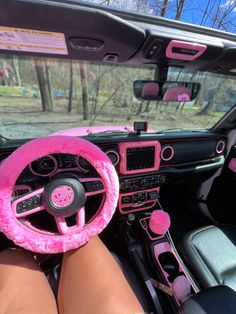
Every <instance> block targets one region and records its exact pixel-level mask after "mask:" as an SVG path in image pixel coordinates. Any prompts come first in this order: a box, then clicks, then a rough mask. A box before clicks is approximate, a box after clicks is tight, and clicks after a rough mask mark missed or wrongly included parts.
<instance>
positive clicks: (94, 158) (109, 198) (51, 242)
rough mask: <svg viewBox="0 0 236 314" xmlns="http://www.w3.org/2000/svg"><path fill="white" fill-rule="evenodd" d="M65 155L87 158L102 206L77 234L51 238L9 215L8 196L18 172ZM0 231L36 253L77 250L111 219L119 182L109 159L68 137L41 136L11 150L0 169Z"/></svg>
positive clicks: (99, 151) (85, 143) (93, 147)
mask: <svg viewBox="0 0 236 314" xmlns="http://www.w3.org/2000/svg"><path fill="white" fill-rule="evenodd" d="M56 153H68V154H74V155H80V156H82V157H84V158H85V159H87V160H88V161H89V162H90V163H91V164H92V165H93V166H94V167H95V168H96V170H97V172H98V173H99V175H100V176H101V178H102V180H103V184H104V187H105V189H106V199H105V202H104V206H103V208H102V209H101V211H100V212H99V213H98V214H97V216H96V217H95V218H94V219H93V221H92V222H91V223H89V224H87V225H86V226H85V227H84V228H83V229H82V230H81V231H80V232H78V233H74V234H71V235H58V236H53V235H52V236H51V235H46V234H42V233H40V232H36V231H34V230H31V229H30V228H28V227H26V226H24V225H23V224H22V223H21V222H20V221H19V220H17V219H16V217H15V216H14V214H13V210H12V207H11V195H12V191H13V188H14V185H15V183H16V180H17V178H18V177H19V175H20V174H21V172H22V170H23V169H24V168H25V167H26V166H27V165H29V164H30V163H31V161H33V160H35V159H38V158H40V157H42V156H45V155H48V154H56ZM0 178H1V180H0V231H2V232H3V233H4V234H5V235H6V236H7V237H8V238H9V239H11V240H13V241H14V242H15V243H16V244H17V245H19V246H22V247H24V248H25V249H27V250H30V251H34V252H40V253H58V252H65V251H68V250H72V249H75V248H78V247H80V246H82V245H84V244H85V243H87V242H88V241H89V240H90V239H91V238H92V237H93V236H95V235H97V234H99V233H100V232H101V231H102V230H103V229H104V228H105V227H106V226H107V224H108V223H109V221H110V220H111V218H112V216H113V214H114V212H115V209H116V205H117V200H118V196H119V181H118V177H117V173H116V171H115V168H114V166H113V165H112V163H111V161H110V159H109V158H108V157H107V156H106V154H105V153H103V152H102V151H101V150H100V149H99V148H98V147H97V146H95V145H93V144H92V143H90V142H88V141H86V140H83V139H79V138H75V137H68V136H51V137H42V138H37V139H35V140H32V141H30V142H28V143H26V144H24V145H22V146H21V147H20V148H18V149H17V150H16V151H14V152H13V153H12V154H11V155H10V156H9V157H8V158H7V159H6V160H5V161H4V162H3V163H2V164H1V166H0Z"/></svg>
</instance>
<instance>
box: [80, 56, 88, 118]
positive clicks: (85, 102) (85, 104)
mask: <svg viewBox="0 0 236 314" xmlns="http://www.w3.org/2000/svg"><path fill="white" fill-rule="evenodd" d="M79 70H80V82H81V92H82V107H83V120H88V119H89V107H88V86H87V64H86V62H84V61H80V62H79ZM78 111H79V107H78Z"/></svg>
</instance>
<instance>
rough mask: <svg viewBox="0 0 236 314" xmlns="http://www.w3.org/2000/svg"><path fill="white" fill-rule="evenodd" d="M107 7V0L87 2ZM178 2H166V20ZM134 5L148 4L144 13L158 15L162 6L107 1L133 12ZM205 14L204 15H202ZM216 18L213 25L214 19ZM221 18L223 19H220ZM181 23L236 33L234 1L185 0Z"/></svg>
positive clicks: (150, 2)
mask: <svg viewBox="0 0 236 314" xmlns="http://www.w3.org/2000/svg"><path fill="white" fill-rule="evenodd" d="M85 1H86V0H85ZM87 1H89V2H95V3H98V4H101V3H103V4H105V5H107V1H108V0H87ZM179 1H180V0H168V7H167V10H166V15H165V17H166V18H170V19H174V18H175V12H176V3H177V2H179ZM134 3H139V4H140V3H144V6H146V3H148V6H149V8H148V9H145V11H146V13H147V12H148V13H151V14H154V15H155V14H156V15H159V14H160V10H159V12H158V10H157V9H156V8H157V7H158V6H157V4H158V5H159V7H160V6H162V4H163V0H133V1H132V0H109V5H110V6H115V7H118V8H124V9H126V10H127V9H128V10H135V9H136V8H135V5H134ZM204 12H206V14H205V13H204ZM215 17H217V19H216V21H215V23H214V18H215ZM222 18H223V19H222ZM180 20H181V21H183V22H188V23H192V24H198V25H202V26H207V27H213V28H218V29H221V30H224V31H227V32H232V33H236V0H185V4H184V8H183V12H182V15H181V19H180Z"/></svg>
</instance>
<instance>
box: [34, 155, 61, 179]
mask: <svg viewBox="0 0 236 314" xmlns="http://www.w3.org/2000/svg"><path fill="white" fill-rule="evenodd" d="M45 157H48V158H51V159H52V160H53V161H54V164H55V168H54V169H53V170H52V172H50V173H49V174H39V173H37V172H35V171H34V170H33V169H32V165H31V164H32V162H31V163H30V165H29V169H30V171H31V172H32V173H33V174H34V175H36V176H40V177H49V176H51V175H53V174H55V172H56V171H57V169H58V162H57V160H56V158H55V157H53V156H52V155H47V156H45ZM34 161H35V160H34Z"/></svg>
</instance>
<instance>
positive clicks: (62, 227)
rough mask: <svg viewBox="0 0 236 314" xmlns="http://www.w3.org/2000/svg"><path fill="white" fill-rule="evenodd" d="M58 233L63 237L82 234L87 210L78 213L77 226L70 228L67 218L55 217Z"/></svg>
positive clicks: (82, 209)
mask: <svg viewBox="0 0 236 314" xmlns="http://www.w3.org/2000/svg"><path fill="white" fill-rule="evenodd" d="M55 221H56V224H57V228H58V231H59V232H60V234H62V235H69V234H74V233H77V232H80V231H81V230H82V228H83V227H84V225H85V210H84V207H83V208H81V209H80V210H79V211H78V213H77V223H76V225H75V226H72V227H68V226H67V224H66V220H65V218H61V217H55Z"/></svg>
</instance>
